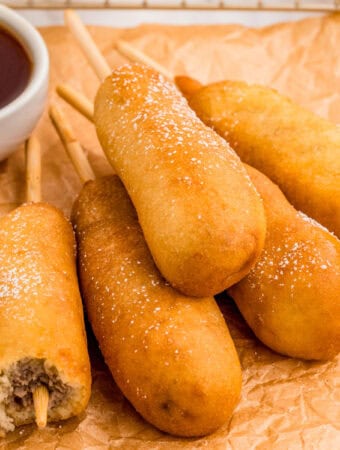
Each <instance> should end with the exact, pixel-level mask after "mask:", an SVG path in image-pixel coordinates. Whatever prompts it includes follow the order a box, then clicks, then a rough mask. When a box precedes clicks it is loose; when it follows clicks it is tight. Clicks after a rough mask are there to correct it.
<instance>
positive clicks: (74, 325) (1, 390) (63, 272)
mask: <svg viewBox="0 0 340 450" xmlns="http://www.w3.org/2000/svg"><path fill="white" fill-rule="evenodd" d="M74 246H75V242H74V236H73V232H72V227H71V225H70V224H69V222H67V220H66V219H65V218H64V216H63V215H62V213H60V212H59V211H58V210H57V209H56V208H54V207H52V206H50V205H48V204H45V203H29V204H25V205H23V206H20V207H18V208H17V209H15V210H14V211H12V212H10V213H9V214H7V215H6V216H5V217H3V218H1V219H0V265H1V271H0V434H2V435H3V434H4V433H5V432H7V431H12V430H13V429H14V427H15V426H17V425H21V424H25V423H30V422H34V420H35V413H34V407H33V398H32V396H33V393H34V391H35V390H36V389H37V388H38V387H41V386H45V388H47V390H48V392H49V404H48V420H49V421H56V420H61V419H67V418H69V417H71V416H74V415H77V414H79V413H80V412H82V411H83V410H84V409H85V407H86V405H87V402H88V400H89V396H90V385H91V376H90V364H89V358H88V353H87V347H86V336H85V329H84V322H83V310H82V303H81V298H80V294H79V288H78V282H77V275H76V265H75V254H74V249H75V247H74Z"/></svg>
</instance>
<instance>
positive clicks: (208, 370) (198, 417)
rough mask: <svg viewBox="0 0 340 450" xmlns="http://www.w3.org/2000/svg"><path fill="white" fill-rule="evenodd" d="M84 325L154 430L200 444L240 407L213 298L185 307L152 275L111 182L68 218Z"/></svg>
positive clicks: (86, 191) (90, 188) (121, 192)
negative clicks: (191, 438) (75, 252)
mask: <svg viewBox="0 0 340 450" xmlns="http://www.w3.org/2000/svg"><path fill="white" fill-rule="evenodd" d="M73 222H74V224H75V226H76V230H77V239H78V246H79V274H80V280H81V287H82V292H83V297H84V299H85V302H86V309H87V312H88V316H89V319H90V322H91V325H92V328H93V330H94V333H95V335H96V338H97V340H98V342H99V346H100V349H101V351H102V353H103V355H104V358H105V361H106V363H107V364H108V366H109V368H110V371H111V373H112V375H113V377H114V379H115V381H116V383H117V384H118V386H119V388H120V389H121V390H122V392H123V393H124V395H125V396H126V397H127V399H128V400H129V401H130V402H131V403H132V405H133V406H134V407H135V408H136V410H137V411H138V412H139V413H140V414H141V415H142V416H143V417H144V418H145V419H146V420H148V421H149V422H150V423H152V424H153V425H155V426H156V427H157V428H159V429H161V430H163V431H166V432H168V433H171V434H175V435H179V436H201V435H205V434H208V433H211V432H213V431H214V430H216V429H217V428H219V427H220V426H221V425H222V424H224V423H225V422H226V421H227V420H228V419H229V418H230V417H231V414H232V412H233V409H234V407H235V405H236V404H237V402H238V398H239V394H240V388H241V370H240V364H239V361H238V356H237V353H236V350H235V347H234V344H233V341H232V340H231V337H230V335H229V331H228V328H227V326H226V324H225V322H224V319H223V316H222V314H221V312H220V311H219V309H218V307H217V305H216V303H215V301H214V299H213V298H189V297H185V296H183V295H182V294H180V293H179V292H178V291H176V290H174V289H173V288H172V287H171V286H170V285H169V284H168V283H167V282H166V281H165V280H164V279H163V278H162V276H161V275H160V273H159V271H158V270H157V268H156V266H155V264H154V261H153V259H152V257H151V255H150V252H149V250H148V248H147V245H146V243H145V240H144V237H143V233H142V230H141V228H140V225H139V223H138V220H137V215H136V212H135V210H134V208H133V206H132V204H131V202H130V200H129V197H128V195H127V193H126V191H125V189H124V187H123V185H122V184H121V182H120V181H119V179H118V177H116V176H113V177H106V178H103V179H99V180H97V181H93V182H92V181H91V182H88V183H87V184H86V185H85V186H84V188H83V190H82V191H81V193H80V195H79V198H78V200H77V201H76V203H75V205H74V209H73Z"/></svg>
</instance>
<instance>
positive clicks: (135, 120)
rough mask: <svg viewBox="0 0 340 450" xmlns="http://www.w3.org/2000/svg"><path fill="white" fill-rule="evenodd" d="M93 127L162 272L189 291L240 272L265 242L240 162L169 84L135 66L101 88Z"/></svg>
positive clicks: (224, 282) (211, 290)
mask: <svg viewBox="0 0 340 450" xmlns="http://www.w3.org/2000/svg"><path fill="white" fill-rule="evenodd" d="M94 122H95V125H96V129H97V134H98V137H99V140H100V142H101V144H102V147H103V149H104V151H105V153H106V155H107V157H108V159H109V160H110V162H111V164H112V165H113V167H114V169H115V171H116V172H117V174H118V175H119V177H120V178H121V180H122V182H123V183H124V185H125V188H126V189H127V191H128V193H129V195H130V197H131V200H132V202H133V204H134V206H135V208H136V210H137V214H138V219H139V222H140V224H141V227H142V229H143V233H144V236H145V239H146V242H147V244H148V246H149V249H150V251H151V254H152V256H153V258H154V260H155V262H156V265H157V267H158V269H159V270H160V272H161V273H162V274H163V276H164V277H165V278H166V279H167V280H168V281H169V282H170V283H171V284H172V285H173V286H174V287H176V288H177V289H179V290H180V291H182V292H183V293H185V294H187V295H194V296H205V295H213V294H216V293H218V292H220V291H222V290H224V289H225V288H227V287H228V286H230V285H232V284H234V283H235V282H237V281H239V280H240V279H241V278H242V277H243V276H245V275H246V274H247V273H248V272H249V270H250V268H251V267H252V266H253V265H254V263H255V261H256V259H257V258H258V256H259V254H260V252H261V250H262V247H263V242H264V236H265V218H264V211H263V206H262V203H261V200H260V197H259V196H258V194H257V192H256V190H255V188H254V187H253V185H252V184H251V182H250V179H249V178H248V176H247V174H246V171H245V170H244V168H243V166H242V164H241V162H240V160H239V158H238V157H237V155H236V154H235V153H234V152H233V151H232V150H231V148H230V147H229V146H228V145H227V144H226V142H225V141H224V140H223V139H221V138H220V137H219V136H218V135H217V134H216V133H214V132H213V131H212V130H211V129H209V128H208V127H206V126H205V125H204V124H203V123H202V122H201V121H200V120H199V119H198V118H197V117H196V115H195V114H194V113H193V112H192V111H191V110H190V108H189V107H188V105H187V103H186V102H185V100H184V99H183V98H182V96H181V95H179V93H178V92H177V91H176V89H175V87H174V86H173V84H171V83H169V82H166V81H164V79H163V78H162V77H161V76H160V75H159V74H158V73H157V72H155V71H153V70H151V69H148V68H146V67H144V66H141V65H138V64H134V65H127V66H123V67H121V68H119V69H118V70H116V71H115V72H113V74H112V75H111V76H109V77H107V79H106V80H105V81H104V82H103V83H102V85H101V87H100V88H99V91H98V93H97V97H96V100H95V108H94Z"/></svg>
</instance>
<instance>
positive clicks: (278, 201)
mask: <svg viewBox="0 0 340 450" xmlns="http://www.w3.org/2000/svg"><path fill="white" fill-rule="evenodd" d="M247 170H248V173H249V175H250V177H251V179H252V181H253V183H254V184H255V186H256V188H257V190H258V192H259V193H260V195H261V196H262V199H263V204H264V207H265V211H266V217H267V236H266V241H265V246H264V250H263V252H262V254H261V257H260V259H259V260H258V262H257V263H256V265H255V267H254V268H253V269H252V270H251V272H250V273H249V274H248V275H247V276H246V277H245V278H244V279H243V280H241V281H240V282H239V283H238V284H236V285H235V286H232V287H231V288H230V289H229V290H228V293H229V294H230V295H231V296H232V297H233V299H234V300H235V302H236V304H237V306H238V308H239V309H240V311H241V313H242V315H243V316H244V318H245V319H246V321H247V322H248V324H249V325H250V327H251V328H252V330H253V331H254V333H255V334H256V335H257V337H258V338H259V339H260V340H261V341H262V342H264V343H265V344H266V345H268V347H270V348H272V349H273V350H276V351H277V352H279V353H283V354H285V355H289V356H292V357H297V358H304V359H321V360H326V359H331V358H333V357H334V356H335V355H336V354H337V353H338V352H339V351H340V303H339V294H340V241H339V240H338V239H337V238H336V237H335V236H334V235H333V234H331V233H329V232H328V231H327V230H326V229H325V228H323V227H321V225H319V224H318V223H317V222H315V221H314V220H312V219H310V218H308V217H307V216H306V215H305V214H303V213H301V212H299V211H296V210H295V209H294V208H293V206H291V205H290V203H289V202H288V201H287V200H286V198H285V197H284V195H283V194H282V192H281V191H280V189H279V188H278V187H277V186H276V185H275V184H274V183H272V182H271V181H270V180H269V179H268V178H267V177H266V176H265V175H263V174H261V173H260V172H258V171H257V170H255V169H253V168H251V167H249V166H248V167H247Z"/></svg>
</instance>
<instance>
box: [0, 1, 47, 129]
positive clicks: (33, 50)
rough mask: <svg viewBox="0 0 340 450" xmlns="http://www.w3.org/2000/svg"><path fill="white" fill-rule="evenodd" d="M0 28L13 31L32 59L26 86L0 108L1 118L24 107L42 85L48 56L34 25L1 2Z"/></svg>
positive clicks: (45, 74)
mask: <svg viewBox="0 0 340 450" xmlns="http://www.w3.org/2000/svg"><path fill="white" fill-rule="evenodd" d="M0 28H4V29H5V30H8V31H9V32H10V33H13V35H14V37H15V38H17V39H18V40H19V42H21V44H22V45H23V46H24V48H25V50H26V51H27V52H28V54H29V57H30V59H31V61H32V73H31V77H30V80H29V82H28V83H27V86H26V87H25V89H24V90H23V91H22V92H21V94H19V95H18V96H17V97H16V98H15V99H13V100H12V101H11V102H10V103H8V105H6V106H4V107H3V108H1V109H0V120H1V119H3V118H5V117H8V116H10V115H11V114H13V113H14V112H15V111H18V110H20V109H21V108H22V107H24V106H25V105H26V104H27V103H28V102H30V100H31V99H32V98H34V96H35V95H36V94H37V93H38V92H39V90H40V89H41V88H42V87H43V85H44V84H45V82H46V79H48V73H49V56H48V51H47V47H46V44H45V42H44V40H43V38H42V37H41V36H40V34H39V33H38V31H37V30H36V29H35V28H34V26H33V25H31V24H30V23H29V22H28V21H27V20H26V19H24V18H23V17H22V16H20V15H19V14H18V13H16V12H14V11H13V10H11V9H10V8H8V7H6V6H4V5H1V4H0Z"/></svg>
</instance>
